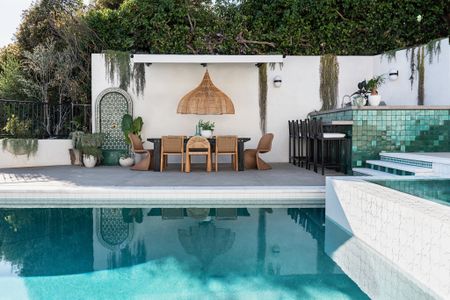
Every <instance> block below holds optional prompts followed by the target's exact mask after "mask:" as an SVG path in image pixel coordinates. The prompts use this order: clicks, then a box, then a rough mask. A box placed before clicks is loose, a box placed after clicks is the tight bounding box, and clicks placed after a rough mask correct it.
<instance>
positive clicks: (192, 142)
mask: <svg viewBox="0 0 450 300" xmlns="http://www.w3.org/2000/svg"><path fill="white" fill-rule="evenodd" d="M191 155H204V156H206V171H208V172H211V145H210V143H209V141H208V139H206V138H204V137H202V136H193V137H191V138H190V139H189V141H188V142H187V144H186V168H185V171H186V172H187V173H189V172H191Z"/></svg>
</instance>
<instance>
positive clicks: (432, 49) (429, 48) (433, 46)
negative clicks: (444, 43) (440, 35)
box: [425, 39, 441, 64]
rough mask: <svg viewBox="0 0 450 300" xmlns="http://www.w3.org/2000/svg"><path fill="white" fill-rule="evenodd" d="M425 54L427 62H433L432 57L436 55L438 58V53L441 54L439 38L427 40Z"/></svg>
mask: <svg viewBox="0 0 450 300" xmlns="http://www.w3.org/2000/svg"><path fill="white" fill-rule="evenodd" d="M425 49H426V55H427V56H428V62H429V63H430V64H432V63H433V58H434V57H437V58H438V59H439V54H441V39H435V40H432V41H429V42H428V43H427V44H426V45H425Z"/></svg>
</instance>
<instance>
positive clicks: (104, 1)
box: [94, 0, 124, 9]
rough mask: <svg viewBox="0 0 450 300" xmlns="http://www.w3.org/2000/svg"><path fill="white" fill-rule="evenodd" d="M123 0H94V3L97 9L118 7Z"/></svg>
mask: <svg viewBox="0 0 450 300" xmlns="http://www.w3.org/2000/svg"><path fill="white" fill-rule="evenodd" d="M123 2H124V0H96V1H95V2H94V3H95V7H96V8H97V9H102V8H109V9H118V8H119V7H120V5H121V4H122V3H123Z"/></svg>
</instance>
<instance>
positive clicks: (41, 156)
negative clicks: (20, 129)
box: [0, 140, 72, 168]
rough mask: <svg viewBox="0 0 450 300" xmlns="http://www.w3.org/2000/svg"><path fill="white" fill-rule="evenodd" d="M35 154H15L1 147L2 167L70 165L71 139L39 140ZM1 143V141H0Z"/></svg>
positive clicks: (0, 158) (0, 162)
mask: <svg viewBox="0 0 450 300" xmlns="http://www.w3.org/2000/svg"><path fill="white" fill-rule="evenodd" d="M38 142H39V144H38V150H37V152H36V154H35V155H30V157H27V155H17V156H15V155H13V154H11V153H9V152H8V151H4V150H3V149H1V148H2V147H0V168H20V167H42V166H58V165H70V156H69V149H70V148H72V141H71V140H39V141H38ZM0 143H1V141H0Z"/></svg>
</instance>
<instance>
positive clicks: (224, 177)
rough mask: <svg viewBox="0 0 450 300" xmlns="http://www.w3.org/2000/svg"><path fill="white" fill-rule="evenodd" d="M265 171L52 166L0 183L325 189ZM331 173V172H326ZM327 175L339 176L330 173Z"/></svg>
mask: <svg viewBox="0 0 450 300" xmlns="http://www.w3.org/2000/svg"><path fill="white" fill-rule="evenodd" d="M272 166H273V169H272V170H268V171H257V170H246V171H243V172H235V171H232V170H231V168H230V167H229V166H228V165H223V166H219V171H218V172H217V173H216V172H214V171H213V172H211V173H207V172H205V171H204V169H203V166H195V167H194V168H193V171H192V172H191V173H181V172H180V170H179V165H171V166H170V167H169V169H168V170H167V171H165V172H162V173H160V172H153V171H149V172H143V171H131V170H129V169H127V168H121V167H106V166H100V167H96V168H93V169H88V168H83V167H78V166H55V167H35V168H17V169H0V184H17V183H39V182H43V183H44V182H45V183H46V184H62V185H76V186H125V187H129V186H140V187H158V186H161V187H178V186H183V187H187V186H203V187H204V186H218V187H226V186H236V187H240V186H250V187H253V186H298V187H301V186H324V185H325V177H323V176H321V175H319V174H316V173H314V172H313V171H309V170H306V169H304V168H299V167H296V166H293V165H290V164H287V163H274V164H272ZM329 172H332V171H329ZM329 175H333V176H335V175H339V173H336V172H333V173H329Z"/></svg>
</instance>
